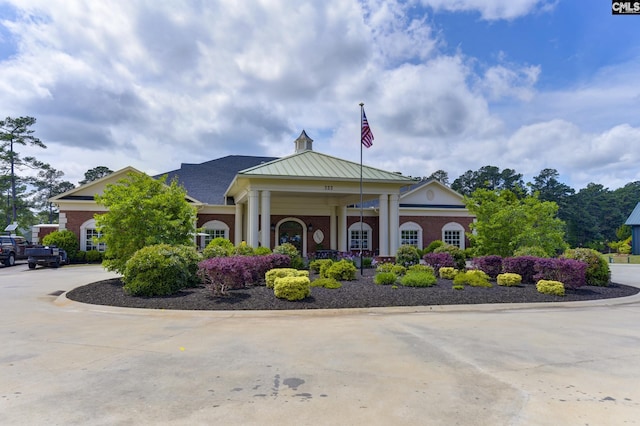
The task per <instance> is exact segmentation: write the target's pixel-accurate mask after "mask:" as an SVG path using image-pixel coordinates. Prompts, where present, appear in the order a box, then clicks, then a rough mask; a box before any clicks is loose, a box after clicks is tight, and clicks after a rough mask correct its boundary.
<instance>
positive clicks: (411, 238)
mask: <svg viewBox="0 0 640 426" xmlns="http://www.w3.org/2000/svg"><path fill="white" fill-rule="evenodd" d="M400 245H401V246H403V245H409V246H414V247H415V248H417V249H422V227H421V226H420V225H418V224H417V223H415V222H405V223H403V224H402V225H400Z"/></svg>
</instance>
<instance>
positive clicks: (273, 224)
mask: <svg viewBox="0 0 640 426" xmlns="http://www.w3.org/2000/svg"><path fill="white" fill-rule="evenodd" d="M271 230H272V231H275V230H276V224H275V223H272V224H271Z"/></svg>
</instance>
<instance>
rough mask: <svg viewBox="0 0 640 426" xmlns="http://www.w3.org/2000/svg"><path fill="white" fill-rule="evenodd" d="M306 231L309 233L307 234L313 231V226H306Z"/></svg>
mask: <svg viewBox="0 0 640 426" xmlns="http://www.w3.org/2000/svg"><path fill="white" fill-rule="evenodd" d="M307 231H309V232H311V231H313V225H312V224H309V225H307Z"/></svg>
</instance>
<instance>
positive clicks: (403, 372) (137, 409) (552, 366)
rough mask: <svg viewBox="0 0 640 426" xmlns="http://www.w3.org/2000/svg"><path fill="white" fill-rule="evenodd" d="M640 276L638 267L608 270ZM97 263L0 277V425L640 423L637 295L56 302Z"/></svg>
mask: <svg viewBox="0 0 640 426" xmlns="http://www.w3.org/2000/svg"><path fill="white" fill-rule="evenodd" d="M613 272H614V279H615V280H616V281H618V282H623V283H629V284H631V283H634V282H640V266H634V265H614V269H613ZM111 276H112V274H110V273H108V272H105V271H104V270H102V269H101V268H100V267H98V266H80V267H78V266H67V267H63V268H60V269H40V268H38V269H36V270H34V271H30V270H28V269H27V267H26V265H19V266H16V267H13V268H0V320H1V321H0V342H2V350H1V351H0V424H3V425H21V424H25V425H27V424H28V425H34V424H35V425H45V424H46V425H52V424H60V425H62V424H64V425H76V424H91V425H112V424H121V425H141V424H169V425H198V424H203V425H204V424H224V425H240V424H242V425H272V424H273V425H275V424H278V425H280V424H295V425H360V424H362V425H418V424H420V425H423V424H429V425H453V424H458V425H492V426H493V425H559V424H561V425H586V424H589V425H613V424H616V425H618V424H637V423H639V422H640V327H639V326H638V324H640V298H638V297H635V296H634V297H632V298H628V299H626V300H615V301H614V300H609V301H604V302H596V303H592V302H590V303H584V302H581V303H575V304H554V305H541V306H523V305H508V306H504V305H483V306H472V307H460V306H456V307H441V308H437V309H430V308H419V309H415V308H409V309H407V308H403V309H370V310H346V311H333V310H332V311H303V312H299V311H292V312H175V311H174V312H172V311H145V310H136V309H122V308H112V307H100V306H90V305H83V304H79V303H75V302H70V301H68V300H66V299H64V298H58V297H57V296H56V295H57V294H59V293H60V292H63V291H66V290H69V289H71V288H74V287H76V286H79V285H82V284H85V283H89V282H93V281H97V280H100V279H105V278H108V277H111Z"/></svg>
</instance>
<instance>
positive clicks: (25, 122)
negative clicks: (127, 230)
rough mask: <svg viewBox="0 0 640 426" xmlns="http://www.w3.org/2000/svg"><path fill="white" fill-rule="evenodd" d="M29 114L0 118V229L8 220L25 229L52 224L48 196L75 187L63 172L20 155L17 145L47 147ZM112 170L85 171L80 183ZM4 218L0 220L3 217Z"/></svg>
mask: <svg viewBox="0 0 640 426" xmlns="http://www.w3.org/2000/svg"><path fill="white" fill-rule="evenodd" d="M35 124H36V119H35V118H33V117H18V118H12V117H7V118H5V119H4V120H0V224H2V222H4V223H5V225H4V226H0V231H1V230H2V229H4V227H5V226H6V225H9V224H10V223H14V222H15V223H18V225H19V227H20V228H21V229H28V228H29V227H30V226H32V225H34V224H36V223H56V222H57V220H58V211H57V209H56V207H55V206H54V205H53V203H51V202H49V199H50V198H52V197H54V196H56V195H58V194H62V193H64V192H66V191H69V190H71V189H73V188H75V185H74V184H73V183H71V182H69V181H67V180H64V172H62V171H60V170H56V169H55V168H53V167H52V166H51V165H50V164H47V163H44V162H42V161H39V160H38V159H36V158H35V157H31V156H22V155H21V152H20V150H21V148H22V147H26V146H34V147H38V148H42V149H46V148H47V146H46V145H45V144H44V143H43V142H42V141H41V140H40V139H39V138H37V137H36V136H35V134H34V133H35V130H34V129H33V128H32V127H33V126H34V125H35ZM109 173H112V171H111V170H110V169H108V168H107V167H104V166H98V167H95V168H93V169H90V170H88V171H87V172H86V173H85V179H83V180H82V181H80V182H79V184H80V185H82V184H85V183H88V182H91V181H93V180H96V179H99V178H101V177H103V176H106V175H108V174H109ZM3 219H4V220H3Z"/></svg>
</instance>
